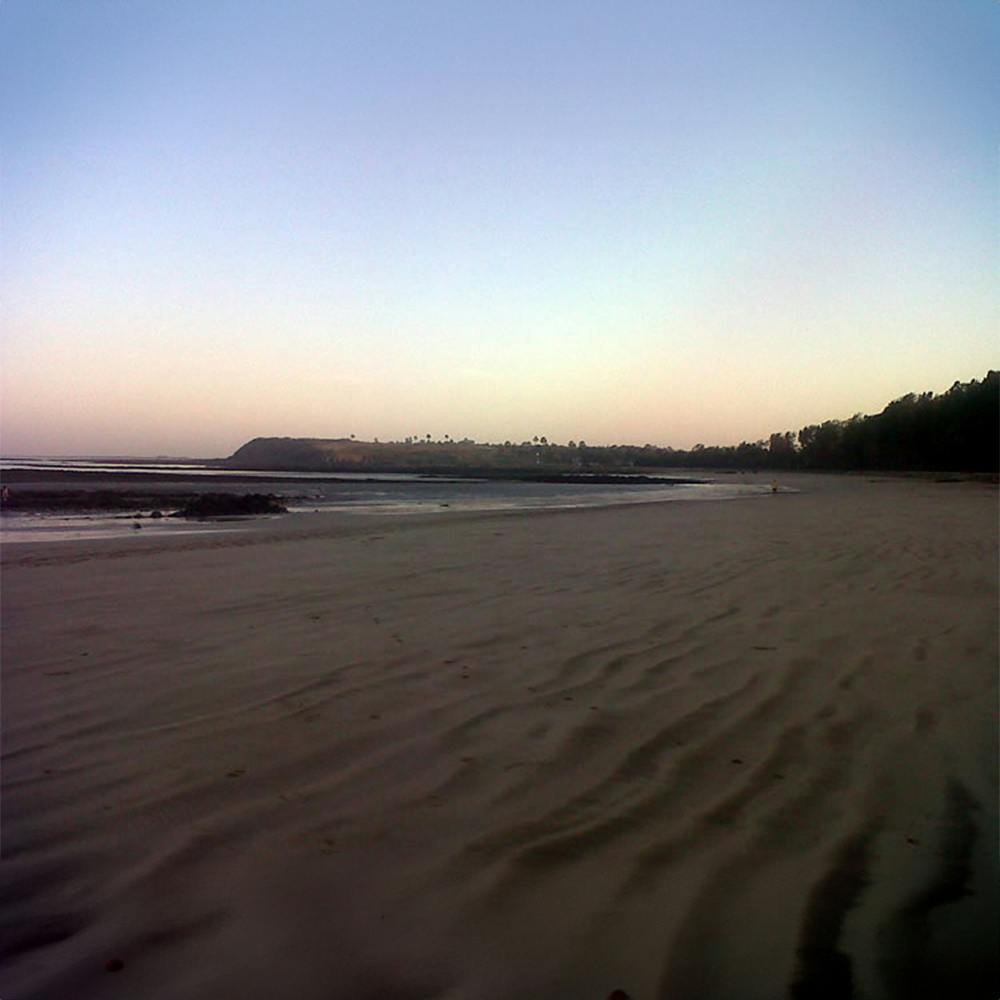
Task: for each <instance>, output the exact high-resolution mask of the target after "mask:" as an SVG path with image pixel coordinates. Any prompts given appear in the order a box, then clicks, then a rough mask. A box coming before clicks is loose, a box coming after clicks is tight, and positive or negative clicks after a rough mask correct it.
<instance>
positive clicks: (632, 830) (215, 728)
mask: <svg viewBox="0 0 1000 1000" xmlns="http://www.w3.org/2000/svg"><path fill="white" fill-rule="evenodd" d="M783 481H784V482H786V483H793V484H794V485H795V486H796V487H798V488H799V489H801V490H802V492H801V493H799V494H779V495H777V496H773V497H772V496H768V497H761V498H756V499H748V500H735V501H723V502H719V503H714V502H712V503H705V502H701V503H690V504H686V503H667V504H662V505H650V506H641V507H627V508H618V509H607V510H586V511H570V512H558V513H535V514H516V515H490V516H464V515H463V516H451V515H444V516H441V517H436V518H435V517H426V518H377V517H372V518H349V517H344V516H337V515H314V516H302V517H298V518H288V519H285V520H283V521H272V522H266V523H263V524H260V525H257V526H255V527H254V528H253V529H252V530H250V531H247V532H243V533H238V534H225V535H213V536H198V537H192V536H182V537H173V538H166V537H165V538H162V539H155V540H145V539H144V540H141V541H139V540H135V539H128V540H125V539H123V540H120V541H110V542H103V543H82V542H81V543H61V544H58V545H48V546H44V545H38V546H36V545H19V546H10V547H9V549H7V550H6V551H5V552H4V553H3V566H2V588H3V589H2V598H3V606H2V613H3V648H2V652H3V696H4V697H3V728H4V742H3V815H2V835H3V839H2V852H3V861H2V864H0V883H2V895H0V899H2V911H3V912H2V915H0V925H2V929H3V932H2V935H0V945H2V948H3V952H4V956H3V960H2V966H0V968H2V971H0V995H2V996H3V997H4V998H5V1000H7V998H29V997H30V998H65V997H75V998H91V997H101V998H104V997H107V998H113V997H129V998H136V997H143V998H185V1000H189V998H199V1000H200V998H204V1000H209V998H211V1000H217V998H220V997H222V998H228V997H234V998H235V997H240V998H261V1000H264V998H267V1000H272V998H276V997H289V998H292V997H294V998H302V1000H312V998H316V1000H320V998H322V1000H337V998H344V1000H347V998H351V1000H364V998H376V997H379V998H400V1000H402V998H417V997H442V998H454V1000H457V998H470V1000H472V998H486V1000H493V998H497V1000H499V998H505V997H539V998H541V997H545V998H566V1000H570V998H572V1000H585V998H595V1000H601V998H604V997H606V996H607V995H608V994H609V993H610V992H611V991H612V990H613V989H615V988H620V989H624V990H626V991H627V992H628V993H629V995H630V996H631V997H633V998H635V1000H654V998H663V1000H666V998H670V1000H687V998H699V1000H712V998H720V1000H721V998H727V1000H742V998H746V1000H756V998H761V1000H764V998H768V1000H772V998H775V997H782V996H791V997H821V996H822V997H826V996H836V997H842V998H846V997H850V996H852V995H854V996H862V995H863V996H864V997H866V998H869V1000H876V998H880V997H907V998H910V997H912V996H915V995H917V994H918V993H920V994H922V995H935V994H936V995H939V996H942V997H943V996H948V997H953V998H954V997H980V996H981V997H995V996H996V995H997V992H998V989H997V987H998V978H997V945H996V941H997V928H998V898H997V884H998V883H997V861H996V844H997V754H996V746H997V744H996V736H997V727H996V708H997V628H998V622H997V614H998V613H997V493H996V489H995V488H993V487H989V486H982V485H977V484H969V483H949V484H943V483H929V482H919V481H917V482H908V481H899V480H896V481H892V480H890V481H873V480H870V479H865V478H847V477H842V478H834V477H796V478H795V479H794V480H793V478H792V477H783Z"/></svg>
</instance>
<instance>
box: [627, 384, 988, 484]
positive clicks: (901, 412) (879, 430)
mask: <svg viewBox="0 0 1000 1000" xmlns="http://www.w3.org/2000/svg"><path fill="white" fill-rule="evenodd" d="M656 452H657V454H656V456H650V458H652V459H653V460H652V461H647V463H646V464H651V465H666V466H680V465H698V466H703V467H708V468H738V469H884V470H896V471H903V470H908V471H940V472H943V471H953V472H993V473H995V472H996V471H997V467H998V455H1000V372H996V371H991V372H989V373H988V374H987V375H986V377H985V378H984V379H982V380H981V381H980V380H976V379H973V380H972V381H971V382H965V383H962V382H956V383H955V384H954V385H953V386H952V387H951V388H950V389H949V390H948V391H947V392H945V393H941V394H940V395H935V394H934V393H932V392H924V393H920V394H919V395H916V394H914V393H909V394H908V395H906V396H903V397H901V398H900V399H896V400H893V402H891V403H890V404H889V405H888V406H886V408H885V409H884V410H883V411H882V412H881V413H877V414H874V415H873V416H860V415H857V416H854V417H851V419H850V420H827V421H825V422H824V423H822V424H811V425H810V426H808V427H803V428H802V429H801V430H800V431H799V432H798V434H797V435H795V434H792V433H791V432H790V431H789V432H786V433H784V434H772V435H771V437H770V440H768V441H757V442H754V443H752V444H751V443H749V442H746V441H744V442H743V443H741V444H739V445H736V446H726V447H711V448H705V447H702V446H701V445H695V447H694V448H693V449H692V450H691V451H684V452H680V451H671V450H669V449H656Z"/></svg>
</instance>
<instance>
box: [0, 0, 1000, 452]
mask: <svg viewBox="0 0 1000 1000" xmlns="http://www.w3.org/2000/svg"><path fill="white" fill-rule="evenodd" d="M998 233H1000V5H998V4H997V3H995V2H993V0H959V2H956V0H935V2H922V0H883V2H879V3H872V2H871V0H829V2H828V0H809V2H807V3H803V2H802V0H740V2H734V0H656V2H652V3H640V2H628V0H623V2H613V3H612V2H610V0H605V2H601V3H594V2H589V0H573V2H563V0H525V2H522V0H504V2H502V3H494V2H482V3H480V2H476V0H472V2H469V0H461V2H458V0H455V2H439V0H423V2H420V3H409V2H404V0H394V2H388V3H382V2H379V0H361V2H357V3H337V2H332V0H328V2H322V3H320V2H305V0H301V2H299V0H282V2H281V3H275V2H273V0H268V2H258V0H238V2H236V0H212V2H211V3H205V2H204V0H194V2H190V0H143V2H140V3H135V2H127V0H87V2H79V0H5V2H4V3H3V5H2V7H0V294H2V327H3V332H2V348H0V350H2V354H0V450H2V452H3V453H4V454H5V455H27V454H41V455H174V456H193V457H213V456H222V455H228V454H230V453H231V452H232V451H234V450H235V449H236V448H237V447H239V446H240V445H241V444H242V443H244V442H245V441H247V440H249V439H251V438H253V437H257V436H296V437H300V436H301V437H346V436H348V435H350V434H355V435H356V436H357V437H358V438H359V439H365V440H370V439H373V438H376V437H377V438H380V439H382V440H390V439H402V438H404V437H406V436H408V435H414V434H416V435H420V436H423V435H425V434H431V435H432V436H433V437H434V438H440V437H443V436H444V435H446V434H449V435H451V436H452V437H453V438H462V437H471V438H474V439H476V440H481V441H502V440H505V439H510V440H515V441H521V440H525V439H530V438H532V437H533V436H535V435H538V436H541V435H545V436H547V437H548V439H549V440H550V441H555V442H560V443H564V442H565V441H567V440H569V439H575V440H579V439H584V440H586V441H588V442H590V443H594V444H599V443H635V444H645V443H652V444H657V445H669V446H673V447H677V448H687V447H690V446H691V445H693V444H695V443H698V442H700V443H705V444H734V443H738V442H739V441H741V440H750V441H753V440H756V439H758V438H762V437H766V436H767V435H768V434H769V433H770V432H772V431H784V430H797V429H798V428H800V427H802V426H803V425H805V424H809V423H816V422H821V421H823V420H826V419H831V418H846V417H849V416H851V415H852V414H854V413H859V412H860V413H874V412H878V411H880V410H881V409H882V407H883V406H884V405H885V404H886V403H887V402H889V401H890V400H891V399H894V398H896V397H898V396H900V395H902V394H904V393H907V392H910V391H924V390H934V391H943V390H945V389H947V388H948V387H949V386H950V385H951V384H952V383H953V382H955V381H956V380H957V381H968V380H969V379H971V378H981V377H982V376H983V375H984V374H985V373H986V371H987V370H988V369H990V368H997V367H1000V363H998V362H1000V352H998V344H1000V337H998V331H1000V322H998V321H1000V269H998V266H997V265H998V259H1000V256H998V254H1000V251H998V246H1000V236H998Z"/></svg>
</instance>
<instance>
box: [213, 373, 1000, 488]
mask: <svg viewBox="0 0 1000 1000" xmlns="http://www.w3.org/2000/svg"><path fill="white" fill-rule="evenodd" d="M998 453H1000V372H997V371H990V372H988V373H987V375H986V377H985V378H983V379H982V380H976V379H973V380H972V381H970V382H966V383H962V382H956V383H955V384H954V385H953V386H952V387H951V388H950V389H949V390H948V391H947V392H945V393H941V394H939V395H935V394H934V393H931V392H924V393H920V394H914V393H910V394H908V395H906V396H903V397H901V398H899V399H896V400H894V401H893V402H891V403H889V404H888V405H887V406H886V407H885V408H884V409H883V410H882V412H881V413H878V414H875V415H873V416H861V415H856V416H853V417H851V418H850V419H849V420H827V421H825V422H824V423H822V424H813V425H810V426H807V427H803V428H802V429H801V430H799V431H798V433H793V432H791V431H786V432H783V433H775V434H771V435H770V437H769V438H768V439H767V440H760V441H754V442H748V441H743V442H741V443H740V444H738V445H725V446H709V447H706V446H704V445H700V444H698V445H695V446H694V448H692V449H690V450H680V449H674V448H664V447H657V446H654V445H650V444H646V445H600V446H597V445H589V444H587V442H586V441H569V442H567V443H565V444H556V443H554V442H550V441H548V440H547V439H546V438H545V437H534V438H532V439H531V440H530V441H521V442H513V441H504V442H503V443H501V444H484V443H479V442H476V441H472V440H470V439H468V438H465V439H463V440H452V438H450V437H448V436H446V437H445V438H443V439H441V440H433V439H432V438H431V435H429V434H427V435H424V436H423V437H421V436H419V435H416V436H412V437H407V438H405V439H403V440H402V441H386V442H381V441H378V440H375V441H359V440H355V439H354V438H353V437H348V438H329V439H326V438H288V437H260V438H254V439H253V440H252V441H249V442H247V443H246V444H244V445H243V446H242V447H240V448H238V449H237V450H236V451H235V452H234V453H233V454H232V455H230V456H229V457H228V458H225V459H220V460H219V462H218V464H219V465H220V466H223V467H228V468H234V469H235V468H239V469H252V470H273V471H285V472H292V471H295V472H299V471H309V472H410V473H423V474H428V475H483V476H489V477H491V478H501V477H502V478H508V477H509V478H521V477H530V478H532V479H538V478H540V477H544V476H546V475H550V474H551V475H552V476H554V477H558V478H560V479H565V478H566V477H567V476H570V475H579V476H591V475H614V474H621V473H628V472H632V471H634V470H638V469H642V470H657V469H671V468H673V469H680V468H705V469H740V470H756V469H762V470H763V469H843V470H847V469H857V470H885V471H893V470H895V471H928V472H935V471H936V472H978V473H994V474H995V473H996V472H997V463H998Z"/></svg>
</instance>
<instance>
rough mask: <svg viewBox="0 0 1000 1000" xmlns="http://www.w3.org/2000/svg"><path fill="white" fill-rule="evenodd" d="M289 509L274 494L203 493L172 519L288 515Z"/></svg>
mask: <svg viewBox="0 0 1000 1000" xmlns="http://www.w3.org/2000/svg"><path fill="white" fill-rule="evenodd" d="M287 513H288V508H287V507H285V506H284V505H283V504H281V503H280V502H279V500H278V498H277V497H276V496H274V494H272V493H242V494H237V493H202V494H201V495H200V496H197V497H195V498H194V499H192V500H191V501H190V502H189V503H187V504H185V505H184V506H183V507H182V508H181V509H180V510H179V511H177V512H176V513H174V514H171V515H170V516H171V517H240V516H246V515H253V514H287Z"/></svg>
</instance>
